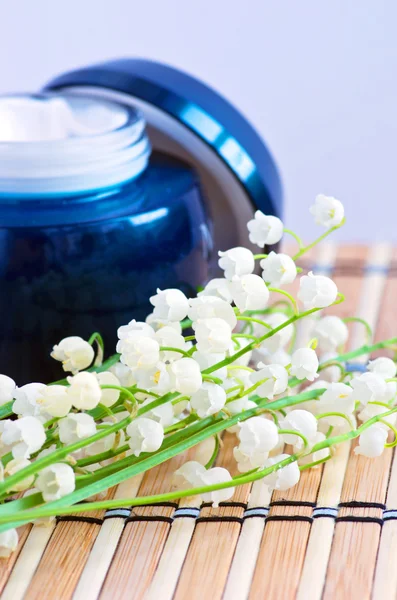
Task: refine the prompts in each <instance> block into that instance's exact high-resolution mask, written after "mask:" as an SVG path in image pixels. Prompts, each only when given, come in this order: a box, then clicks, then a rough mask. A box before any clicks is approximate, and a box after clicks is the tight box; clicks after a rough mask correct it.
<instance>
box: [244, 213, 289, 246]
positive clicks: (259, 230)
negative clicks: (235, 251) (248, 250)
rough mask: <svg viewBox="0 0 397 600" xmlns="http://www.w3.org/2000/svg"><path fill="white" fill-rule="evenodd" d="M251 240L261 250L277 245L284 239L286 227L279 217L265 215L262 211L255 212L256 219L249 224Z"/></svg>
mask: <svg viewBox="0 0 397 600" xmlns="http://www.w3.org/2000/svg"><path fill="white" fill-rule="evenodd" d="M247 227H248V231H249V239H250V242H252V243H253V244H257V245H258V246H259V247H260V248H263V247H264V246H266V245H269V246H271V245H272V244H277V243H278V242H279V241H280V240H281V238H282V237H283V231H284V226H283V223H282V221H280V219H279V218H278V217H274V216H273V215H265V214H263V212H262V211H260V210H257V211H256V212H255V218H254V219H252V220H251V221H248V223H247Z"/></svg>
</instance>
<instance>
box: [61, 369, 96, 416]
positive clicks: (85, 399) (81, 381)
mask: <svg viewBox="0 0 397 600" xmlns="http://www.w3.org/2000/svg"><path fill="white" fill-rule="evenodd" d="M67 380H68V383H69V385H70V387H69V388H68V394H69V397H70V399H71V401H72V404H73V406H74V407H75V408H77V409H78V410H91V409H93V408H95V407H96V406H98V404H99V402H100V401H101V396H102V391H101V388H100V385H99V382H98V379H97V377H96V375H95V373H87V372H84V373H77V375H74V376H73V377H68V378H67Z"/></svg>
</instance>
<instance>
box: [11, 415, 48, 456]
mask: <svg viewBox="0 0 397 600" xmlns="http://www.w3.org/2000/svg"><path fill="white" fill-rule="evenodd" d="M1 441H2V443H3V444H5V445H6V446H12V450H11V451H12V455H13V457H14V458H29V457H30V455H31V454H34V452H37V451H38V450H40V448H41V447H42V445H43V444H44V442H45V441H46V435H45V430H44V427H43V424H42V423H41V422H40V421H39V420H38V419H36V417H31V416H27V417H21V418H20V419H17V420H16V421H10V420H8V419H7V420H6V421H3V432H2V434H1Z"/></svg>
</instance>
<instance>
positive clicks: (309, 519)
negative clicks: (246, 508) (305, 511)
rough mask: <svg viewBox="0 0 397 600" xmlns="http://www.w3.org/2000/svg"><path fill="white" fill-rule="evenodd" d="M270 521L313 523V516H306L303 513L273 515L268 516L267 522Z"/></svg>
mask: <svg viewBox="0 0 397 600" xmlns="http://www.w3.org/2000/svg"><path fill="white" fill-rule="evenodd" d="M269 521H306V523H312V522H313V519H312V517H304V516H302V515H271V516H270V517H267V518H266V523H269Z"/></svg>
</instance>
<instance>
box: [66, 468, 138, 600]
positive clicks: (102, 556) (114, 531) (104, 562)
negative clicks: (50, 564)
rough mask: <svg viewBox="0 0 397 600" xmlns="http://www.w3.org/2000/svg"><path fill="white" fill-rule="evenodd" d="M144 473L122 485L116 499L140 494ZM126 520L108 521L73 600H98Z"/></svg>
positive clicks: (113, 519)
mask: <svg viewBox="0 0 397 600" xmlns="http://www.w3.org/2000/svg"><path fill="white" fill-rule="evenodd" d="M142 479H143V473H142V474H140V475H137V476H136V477H133V478H132V479H129V480H127V481H124V482H123V483H121V484H120V485H119V486H118V487H117V490H116V492H115V494H114V498H115V499H118V498H120V500H121V499H122V498H133V497H134V496H136V494H137V493H138V489H139V486H140V485H141V482H142ZM124 523H125V519H124V518H120V517H114V518H109V519H106V520H105V521H104V523H103V525H102V527H101V530H100V532H99V534H98V537H97V538H96V540H95V543H94V545H93V547H92V550H91V553H90V556H89V558H88V561H87V563H86V565H85V568H84V571H83V573H82V575H81V578H80V580H79V582H78V584H77V587H76V590H75V592H74V594H73V600H96V598H97V597H98V595H99V593H100V591H101V587H102V585H103V582H104V581H105V578H106V574H107V572H108V570H109V567H110V565H111V563H112V559H113V557H114V554H115V552H116V548H117V546H118V543H119V541H120V538H121V535H122V533H123V529H124Z"/></svg>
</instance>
